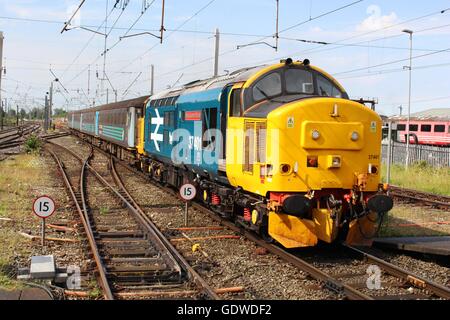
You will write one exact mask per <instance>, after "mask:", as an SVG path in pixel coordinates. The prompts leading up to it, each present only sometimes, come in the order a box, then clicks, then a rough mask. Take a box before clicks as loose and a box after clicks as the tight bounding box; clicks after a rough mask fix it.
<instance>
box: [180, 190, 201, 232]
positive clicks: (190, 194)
mask: <svg viewBox="0 0 450 320" xmlns="http://www.w3.org/2000/svg"><path fill="white" fill-rule="evenodd" d="M196 194H197V189H196V188H195V186H194V185H192V184H190V183H186V184H183V185H182V186H181V188H180V196H181V198H183V200H185V205H184V226H185V227H187V226H188V225H189V215H188V203H189V201H191V200H192V199H194V198H195V195H196Z"/></svg>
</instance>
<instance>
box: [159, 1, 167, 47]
mask: <svg viewBox="0 0 450 320" xmlns="http://www.w3.org/2000/svg"><path fill="white" fill-rule="evenodd" d="M165 4H166V3H165V0H162V12H161V30H160V32H161V35H160V37H159V38H160V43H163V37H164V30H165V29H164V11H165Z"/></svg>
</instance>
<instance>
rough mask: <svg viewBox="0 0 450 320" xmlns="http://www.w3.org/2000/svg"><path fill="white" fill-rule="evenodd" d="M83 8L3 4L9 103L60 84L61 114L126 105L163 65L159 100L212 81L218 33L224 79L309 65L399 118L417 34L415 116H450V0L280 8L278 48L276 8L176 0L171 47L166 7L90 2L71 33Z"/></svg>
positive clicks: (133, 0) (46, 1) (301, 3)
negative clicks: (448, 112) (434, 111)
mask: <svg viewBox="0 0 450 320" xmlns="http://www.w3.org/2000/svg"><path fill="white" fill-rule="evenodd" d="M81 2H82V1H81V0H15V1H11V0H0V31H3V34H4V50H3V66H4V67H5V68H6V74H5V73H2V92H1V96H2V98H7V99H8V103H10V104H11V105H19V107H24V108H25V109H30V108H32V107H35V106H42V105H43V101H44V96H45V94H46V92H48V91H49V87H50V84H51V82H52V81H53V80H54V79H55V77H56V78H58V80H59V82H53V83H54V88H55V92H54V108H58V107H60V108H67V109H78V108H84V107H87V106H89V105H92V104H93V103H94V102H95V104H96V105H99V104H103V103H105V102H106V99H107V98H108V101H109V102H112V101H114V99H115V97H114V93H113V90H115V91H116V92H117V96H118V99H119V100H123V99H130V98H134V97H138V96H142V95H147V94H149V92H150V65H152V64H153V65H154V68H155V92H158V91H160V90H164V89H166V88H167V87H168V86H174V85H177V84H183V83H187V82H190V81H193V80H197V79H202V78H207V77H210V76H212V74H213V69H214V68H213V57H214V41H215V38H214V31H215V29H216V28H218V29H219V30H220V33H221V36H220V57H219V73H220V74H225V73H226V72H229V71H233V70H236V69H239V68H242V67H247V66H253V65H260V64H270V63H276V62H278V61H279V60H280V59H282V58H287V57H291V58H293V59H294V60H303V59H305V58H307V59H309V60H310V61H311V64H313V65H316V66H318V67H320V68H322V69H324V70H326V71H327V72H328V73H330V74H332V75H333V76H334V77H335V78H336V79H337V80H338V81H339V82H340V83H341V84H342V85H343V86H344V88H346V90H347V92H348V93H349V95H350V97H351V98H355V99H359V98H361V97H362V98H375V99H377V100H378V105H377V111H378V112H379V113H381V114H385V115H394V114H398V113H399V110H400V109H399V106H402V108H403V114H405V112H406V110H407V106H408V79H409V72H408V69H407V68H405V66H409V54H410V50H409V48H410V39H409V35H408V34H406V33H403V32H402V30H404V29H410V30H412V31H414V33H413V42H412V46H413V51H412V57H413V59H412V97H411V112H416V111H422V110H425V109H429V108H450V81H449V80H448V78H449V71H450V1H448V0H432V1H416V0H413V1H411V0H410V1H407V0H374V1H366V0H362V1H357V0H327V1H317V0H316V1H312V0H279V43H278V50H275V49H274V48H273V46H275V39H274V37H273V35H274V34H275V31H276V23H275V22H276V0H189V1H182V0H166V1H165V15H164V27H165V29H166V31H165V32H164V37H163V43H162V44H161V43H160V39H158V38H157V37H156V36H159V30H160V28H161V16H162V0H155V1H152V0H120V1H118V3H117V6H116V7H114V4H115V3H116V0H86V1H85V2H84V4H83V6H82V7H81V9H80V11H79V13H78V14H77V15H76V16H75V18H74V19H73V20H72V23H71V27H70V28H69V30H67V31H65V32H63V33H61V30H62V29H63V27H64V22H65V21H68V19H69V18H70V17H71V16H72V14H73V13H74V12H75V10H76V8H77V7H78V5H79V4H80V3H81ZM446 9H447V10H446ZM106 17H108V19H105V18H106ZM105 27H106V28H105ZM87 29H89V30H87ZM96 32H97V33H96ZM143 32H146V33H144V34H141V35H137V34H139V33H143ZM150 33H151V34H150ZM105 34H107V35H108V36H107V37H106V48H107V52H106V55H105V54H103V53H104V51H105V36H104V35H105ZM130 35H131V36H132V37H126V38H121V37H123V36H130ZM304 40H306V41H308V42H305V41H304ZM317 42H319V43H317ZM255 43H259V44H255ZM248 44H251V45H248ZM239 45H241V46H242V45H244V47H242V48H240V49H237V46H239ZM245 45H247V46H245ZM104 64H105V68H104V69H105V74H106V76H107V78H108V79H109V81H108V80H106V78H104V77H103V65H104ZM50 70H51V71H50ZM102 79H105V80H102ZM107 89H108V90H107Z"/></svg>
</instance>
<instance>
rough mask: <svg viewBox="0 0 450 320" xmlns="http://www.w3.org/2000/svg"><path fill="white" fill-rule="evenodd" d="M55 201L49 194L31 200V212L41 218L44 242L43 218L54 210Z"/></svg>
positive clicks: (43, 242)
mask: <svg viewBox="0 0 450 320" xmlns="http://www.w3.org/2000/svg"><path fill="white" fill-rule="evenodd" d="M55 208H56V206H55V201H53V199H52V198H50V197H49V196H40V197H39V198H37V199H35V200H34V201H33V213H34V214H35V215H37V216H38V217H39V218H41V219H42V241H41V244H42V246H44V244H45V219H47V218H48V217H50V216H51V215H52V214H53V213H54V212H55Z"/></svg>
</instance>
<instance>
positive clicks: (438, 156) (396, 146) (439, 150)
mask: <svg viewBox="0 0 450 320" xmlns="http://www.w3.org/2000/svg"><path fill="white" fill-rule="evenodd" d="M387 152H388V143H387V142H385V141H383V144H382V148H381V154H382V161H383V162H384V163H386V161H387V155H388V154H387ZM391 159H392V163H398V164H405V161H406V144H405V143H399V142H392V144H391ZM422 161H424V162H426V163H427V164H428V165H430V166H433V167H450V148H447V147H434V146H425V145H420V144H419V145H417V144H410V145H409V163H410V164H412V163H415V162H422Z"/></svg>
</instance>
